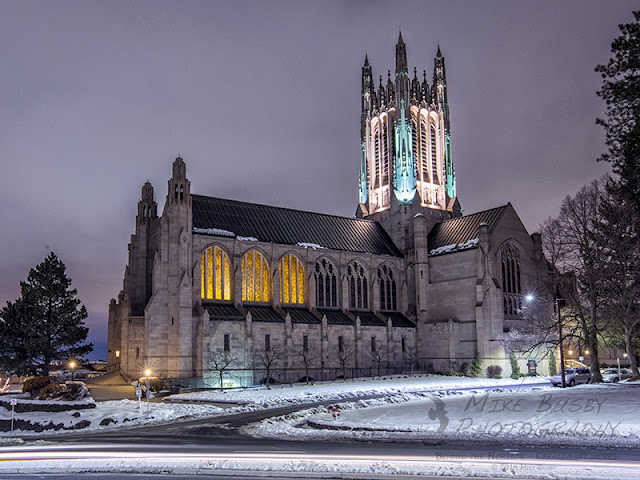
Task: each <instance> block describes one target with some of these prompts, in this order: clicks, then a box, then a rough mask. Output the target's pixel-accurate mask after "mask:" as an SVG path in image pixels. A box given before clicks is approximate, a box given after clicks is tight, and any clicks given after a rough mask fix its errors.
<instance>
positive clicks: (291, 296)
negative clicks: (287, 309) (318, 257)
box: [280, 255, 304, 304]
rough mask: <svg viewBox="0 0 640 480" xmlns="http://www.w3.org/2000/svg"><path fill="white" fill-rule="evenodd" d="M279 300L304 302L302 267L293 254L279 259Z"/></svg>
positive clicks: (283, 301)
mask: <svg viewBox="0 0 640 480" xmlns="http://www.w3.org/2000/svg"><path fill="white" fill-rule="evenodd" d="M280 302H281V303H298V304H301V303H304V268H302V262H301V261H300V260H298V259H297V258H296V256H295V255H285V256H284V257H283V258H282V260H280Z"/></svg>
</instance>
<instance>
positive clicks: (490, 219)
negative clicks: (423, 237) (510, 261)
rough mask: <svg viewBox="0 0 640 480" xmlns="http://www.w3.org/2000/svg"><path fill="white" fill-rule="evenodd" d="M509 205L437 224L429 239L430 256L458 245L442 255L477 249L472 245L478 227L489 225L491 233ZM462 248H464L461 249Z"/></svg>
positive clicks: (476, 235) (475, 245) (476, 236)
mask: <svg viewBox="0 0 640 480" xmlns="http://www.w3.org/2000/svg"><path fill="white" fill-rule="evenodd" d="M507 206H508V205H503V206H502V207H497V208H492V209H491V210H484V211H482V212H478V213H473V214H471V215H465V216H464V217H458V218H452V219H451V220H446V221H444V222H440V223H436V224H435V225H434V226H433V228H432V229H431V231H430V232H429V237H428V240H427V242H428V248H429V254H430V255H433V253H432V252H433V251H434V250H437V249H444V247H447V246H452V245H456V246H458V248H453V247H452V248H451V249H450V250H447V251H443V252H440V253H448V252H449V251H458V250H463V249H467V248H476V247H477V243H476V244H472V243H473V242H472V241H473V240H475V239H477V238H478V226H479V225H480V224H481V223H483V222H484V223H486V224H488V225H489V231H492V230H493V229H494V228H495V226H496V225H497V224H498V221H499V220H500V217H502V214H503V213H504V211H505V209H506V208H507ZM460 247H462V248H460Z"/></svg>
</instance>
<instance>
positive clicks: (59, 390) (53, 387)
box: [40, 383, 67, 400]
mask: <svg viewBox="0 0 640 480" xmlns="http://www.w3.org/2000/svg"><path fill="white" fill-rule="evenodd" d="M66 391H67V386H66V385H62V384H56V383H52V384H49V385H47V386H46V387H44V388H42V389H40V400H53V399H54V398H60V397H62V395H64V393H65V392H66Z"/></svg>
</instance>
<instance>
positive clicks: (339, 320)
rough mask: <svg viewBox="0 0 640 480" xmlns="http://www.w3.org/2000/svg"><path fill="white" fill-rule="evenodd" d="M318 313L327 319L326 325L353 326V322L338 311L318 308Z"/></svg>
mask: <svg viewBox="0 0 640 480" xmlns="http://www.w3.org/2000/svg"><path fill="white" fill-rule="evenodd" d="M318 313H319V314H320V315H324V316H326V317H327V324H328V325H352V326H353V325H354V321H353V320H351V319H350V318H349V317H347V316H346V315H345V314H344V313H342V311H340V310H330V309H322V308H318Z"/></svg>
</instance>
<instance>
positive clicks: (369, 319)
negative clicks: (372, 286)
mask: <svg viewBox="0 0 640 480" xmlns="http://www.w3.org/2000/svg"><path fill="white" fill-rule="evenodd" d="M351 313H353V314H354V315H355V316H356V317H360V325H365V326H369V327H386V326H387V324H386V323H385V321H384V320H381V319H379V318H378V317H377V316H376V315H374V314H373V312H358V311H353V310H352V311H351Z"/></svg>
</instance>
